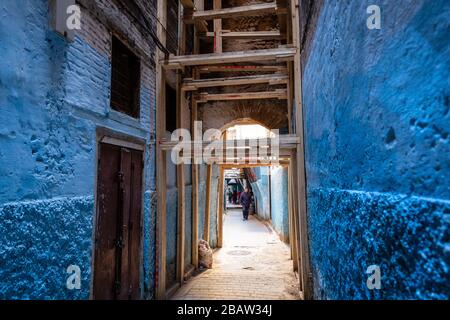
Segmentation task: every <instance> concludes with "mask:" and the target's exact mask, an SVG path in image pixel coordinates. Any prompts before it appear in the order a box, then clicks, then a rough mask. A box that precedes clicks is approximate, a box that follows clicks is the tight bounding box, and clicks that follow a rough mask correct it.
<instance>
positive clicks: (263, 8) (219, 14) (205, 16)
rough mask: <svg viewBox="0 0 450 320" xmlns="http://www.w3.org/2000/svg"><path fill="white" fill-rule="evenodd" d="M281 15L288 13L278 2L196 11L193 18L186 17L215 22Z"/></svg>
mask: <svg viewBox="0 0 450 320" xmlns="http://www.w3.org/2000/svg"><path fill="white" fill-rule="evenodd" d="M273 13H276V14H280V13H286V9H285V8H279V7H278V5H277V3H276V2H271V3H260V4H252V5H246V6H239V7H231V8H226V9H220V8H217V7H214V9H213V10H205V11H201V10H197V11H194V12H193V13H192V15H191V17H186V19H187V20H189V19H192V20H214V19H226V18H239V17H246V16H255V15H256V16H259V15H265V14H273Z"/></svg>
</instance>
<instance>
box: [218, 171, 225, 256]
mask: <svg viewBox="0 0 450 320" xmlns="http://www.w3.org/2000/svg"><path fill="white" fill-rule="evenodd" d="M224 184H225V183H224V170H223V168H222V166H221V167H220V169H219V186H218V190H219V192H218V197H219V199H218V201H217V209H218V210H217V231H218V234H217V247H219V248H222V247H223V207H224V193H225V186H224Z"/></svg>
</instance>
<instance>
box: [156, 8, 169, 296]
mask: <svg viewBox="0 0 450 320" xmlns="http://www.w3.org/2000/svg"><path fill="white" fill-rule="evenodd" d="M157 17H158V20H159V22H160V23H157V24H156V25H157V36H158V39H159V40H160V41H161V43H162V44H163V45H165V44H166V32H165V27H166V20H167V2H166V1H165V0H158V4H157ZM163 56H164V53H163V52H162V51H161V50H159V49H157V51H156V92H157V94H156V138H157V139H158V140H159V139H162V138H163V137H164V135H165V131H166V128H165V124H166V98H165V94H166V92H165V91H166V84H165V77H164V70H163V69H162V65H161V63H160V62H159V61H161V60H160V59H161V57H163ZM166 188H167V186H166V154H165V151H164V150H163V149H162V148H161V146H160V145H157V146H156V192H157V217H156V219H157V222H156V223H157V225H156V243H157V248H156V254H157V256H156V265H157V269H156V298H157V299H165V298H166V232H167V228H166V193H167V190H166Z"/></svg>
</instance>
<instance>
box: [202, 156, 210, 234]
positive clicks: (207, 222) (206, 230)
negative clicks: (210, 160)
mask: <svg viewBox="0 0 450 320" xmlns="http://www.w3.org/2000/svg"><path fill="white" fill-rule="evenodd" d="M211 178H212V165H210V164H208V166H207V170H206V197H205V224H204V226H203V227H204V228H203V239H204V240H205V241H207V242H208V243H209V238H210V237H209V234H210V232H209V231H210V219H211Z"/></svg>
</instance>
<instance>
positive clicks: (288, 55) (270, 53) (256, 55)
mask: <svg viewBox="0 0 450 320" xmlns="http://www.w3.org/2000/svg"><path fill="white" fill-rule="evenodd" d="M296 53H297V49H296V48H289V47H286V48H284V47H281V48H274V49H262V50H248V51H235V52H224V53H209V54H194V55H187V56H172V55H171V56H169V59H167V60H166V59H165V57H164V59H162V60H160V63H161V64H163V65H164V68H166V69H181V68H183V67H186V66H201V65H211V64H221V63H237V62H258V61H271V60H272V61H291V60H293V59H294V57H295V55H296Z"/></svg>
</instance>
